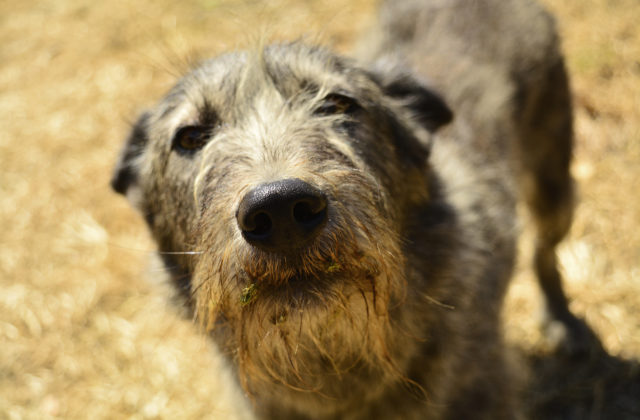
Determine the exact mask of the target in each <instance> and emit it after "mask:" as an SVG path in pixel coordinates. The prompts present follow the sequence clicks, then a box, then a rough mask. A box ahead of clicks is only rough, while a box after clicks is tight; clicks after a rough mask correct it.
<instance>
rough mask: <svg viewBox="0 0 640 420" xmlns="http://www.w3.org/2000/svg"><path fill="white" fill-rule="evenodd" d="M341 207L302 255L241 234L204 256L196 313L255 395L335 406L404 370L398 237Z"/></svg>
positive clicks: (384, 224)
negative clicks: (272, 250)
mask: <svg viewBox="0 0 640 420" xmlns="http://www.w3.org/2000/svg"><path fill="white" fill-rule="evenodd" d="M370 211H371V212H373V211H375V209H373V208H372V209H370ZM344 214H350V212H346V211H345V212H341V211H337V214H336V215H334V217H333V218H332V224H330V226H328V227H327V229H325V232H323V233H322V234H321V235H320V237H319V238H317V239H316V240H315V241H314V242H313V244H311V245H309V246H308V247H307V248H305V249H303V250H301V251H300V252H299V253H298V254H296V255H288V256H278V255H275V254H269V253H266V252H262V251H259V250H256V249H255V248H252V247H250V246H249V245H248V244H246V243H245V242H244V241H243V240H242V238H241V237H238V236H236V239H235V240H231V241H227V242H226V243H224V244H223V243H221V244H220V245H221V246H214V247H210V248H209V249H210V250H211V251H205V252H204V253H203V254H202V255H200V258H199V261H198V263H197V266H196V267H195V270H194V288H195V297H196V302H197V306H196V316H197V318H198V320H199V321H200V323H201V325H203V326H204V327H205V329H206V330H207V331H209V332H210V333H211V335H212V336H213V337H214V339H215V341H216V342H217V343H218V345H219V346H220V347H221V348H222V349H223V351H225V352H226V354H227V355H228V357H229V358H230V359H231V360H232V361H233V363H234V365H235V366H236V368H237V372H238V375H239V378H240V381H241V383H242V385H243V387H244V388H245V390H246V391H247V392H248V393H249V394H250V395H252V396H255V397H257V398H264V397H265V396H266V397H268V396H269V394H270V393H273V395H274V396H276V395H277V396H278V398H280V399H281V400H282V401H283V402H284V403H287V401H286V400H287V399H288V396H289V395H291V396H292V397H291V398H289V401H288V402H289V403H290V404H291V405H292V406H294V407H295V405H297V404H300V405H301V406H305V407H307V408H308V407H309V400H313V401H316V404H315V405H316V406H317V407H316V408H317V409H318V410H322V409H326V410H335V409H336V407H338V406H339V403H336V401H338V400H340V399H343V396H344V395H346V394H351V393H358V392H360V395H362V396H363V397H364V396H366V395H373V394H375V392H376V389H378V388H379V389H381V388H382V387H383V385H384V384H386V383H387V382H388V381H389V380H398V379H399V378H400V377H401V374H400V373H399V372H401V371H402V369H401V368H400V367H399V366H397V362H398V360H399V359H401V358H399V357H397V354H396V353H398V351H399V350H398V347H399V346H401V344H400V342H399V341H403V340H399V341H398V340H396V339H395V338H396V337H395V336H397V332H396V334H394V335H392V329H394V328H396V327H397V326H396V325H393V324H394V319H393V317H392V316H390V314H391V313H392V312H393V311H397V310H398V305H399V304H400V302H401V301H402V299H403V297H404V295H403V293H404V290H405V288H404V275H403V269H404V261H403V259H402V257H401V253H400V251H399V240H398V238H397V235H396V234H395V233H394V231H393V230H392V229H391V227H390V222H389V221H388V219H387V218H385V217H380V216H379V215H378V214H365V213H362V212H361V214H360V215H359V217H358V218H347V217H345V216H344ZM363 216H366V217H363ZM217 226H218V228H220V229H222V224H219V225H217ZM209 228H215V227H209ZM218 233H219V232H201V237H204V238H207V237H208V238H221V237H224V235H219V234H218ZM227 233H228V232H227ZM227 237H228V236H227ZM201 249H202V248H201ZM274 384H280V385H282V386H284V387H286V388H287V390H288V391H290V392H288V393H286V392H284V393H283V390H282V387H274ZM285 394H286V395H285ZM293 395H295V397H294V396H293ZM327 400H332V401H334V404H326V403H323V401H324V402H326V401H327ZM329 407H331V408H329Z"/></svg>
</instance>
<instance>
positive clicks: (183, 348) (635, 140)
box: [0, 0, 640, 419]
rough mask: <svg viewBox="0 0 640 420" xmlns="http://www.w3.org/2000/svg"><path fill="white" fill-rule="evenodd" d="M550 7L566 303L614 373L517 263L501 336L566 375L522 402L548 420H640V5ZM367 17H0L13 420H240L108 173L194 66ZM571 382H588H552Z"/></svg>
mask: <svg viewBox="0 0 640 420" xmlns="http://www.w3.org/2000/svg"><path fill="white" fill-rule="evenodd" d="M546 3H547V4H548V5H549V6H550V8H551V9H552V10H553V11H554V12H555V13H556V14H557V15H558V17H559V21H560V24H561V29H562V33H563V36H564V40H565V41H564V45H565V50H566V52H567V54H568V62H569V67H570V70H571V73H572V75H573V85H574V90H575V98H576V104H577V107H576V108H577V113H576V114H577V118H576V124H577V137H578V138H577V140H578V146H577V150H576V161H575V165H574V171H575V176H576V177H577V179H578V180H579V182H580V196H581V203H580V206H579V208H578V210H577V215H576V223H575V225H574V228H573V230H572V232H571V235H570V239H569V240H568V241H567V242H566V244H565V245H564V246H563V249H562V263H563V266H564V269H565V273H566V276H567V289H568V291H569V294H570V295H571V296H572V298H573V303H572V308H573V309H574V310H575V311H576V312H577V313H579V314H580V315H582V316H584V317H585V318H586V319H587V321H588V322H589V324H590V325H592V326H593V328H594V329H595V330H596V332H597V333H598V334H599V336H600V337H601V339H602V341H603V343H604V345H605V347H606V349H607V350H608V351H609V353H610V354H611V355H613V356H615V357H613V356H612V357H608V356H606V357H605V356H601V357H599V358H597V360H595V361H594V360H591V361H588V362H584V363H582V362H581V363H582V364H581V365H580V367H579V368H577V369H573V367H574V365H573V364H572V363H574V362H573V361H563V360H562V359H559V358H557V357H556V356H555V355H553V354H549V353H548V352H545V349H544V346H543V344H542V341H541V340H540V335H539V333H538V329H537V327H536V317H535V313H536V312H537V311H538V310H539V298H538V294H537V289H536V287H535V285H534V284H533V282H532V281H531V274H530V272H529V270H528V268H526V264H524V263H523V264H522V268H521V269H520V270H519V274H518V278H517V280H516V282H515V283H514V286H513V288H512V290H511V294H510V297H509V302H508V307H507V312H506V319H507V330H508V336H509V339H510V341H511V342H512V343H514V346H515V347H516V348H520V349H522V354H523V355H524V356H525V358H527V360H529V361H530V362H531V363H533V364H534V365H533V366H534V367H535V368H536V369H540V372H551V373H549V375H548V377H550V378H557V379H556V380H555V382H554V380H553V379H549V380H548V381H547V382H545V383H544V384H543V385H540V386H537V388H536V387H534V390H533V391H531V394H530V395H529V396H528V399H529V400H530V401H532V404H534V405H536V407H538V408H536V410H537V412H538V413H539V416H544V417H547V418H551V417H553V416H556V417H558V418H568V417H570V416H574V417H573V418H613V417H611V416H610V413H613V412H614V411H611V410H618V411H617V412H616V413H618V416H619V417H616V418H623V414H620V413H625V412H626V413H627V414H628V416H629V417H630V418H632V417H638V418H640V408H639V407H640V403H639V402H638V400H639V399H640V379H639V378H640V373H638V369H637V364H635V363H633V362H630V361H627V360H626V359H636V360H637V359H638V358H640V317H639V316H638V314H640V235H639V231H638V227H639V225H638V224H639V222H640V199H639V198H638V185H639V184H638V178H639V177H640V165H639V163H640V26H638V22H640V4H638V2H637V0H581V1H576V2H565V1H563V0H547V1H546ZM267 4H268V5H267ZM372 11H373V5H372V4H371V1H365V0H361V1H347V0H333V1H331V2H324V1H319V0H310V1H305V2H302V1H293V0H278V1H274V2H268V3H267V2H256V1H248V0H245V1H221V0H218V1H216V0H199V1H195V0H194V1H190V2H180V4H179V5H178V3H177V2H170V1H169V0H161V1H155V2H152V1H149V0H145V1H139V2H126V1H123V0H116V1H113V2H108V3H107V2H104V3H101V4H96V3H95V2H90V1H88V0H59V1H56V2H37V1H35V0H33V1H25V2H1V3H0V42H1V47H0V63H2V64H0V115H1V116H2V123H1V124H0V168H1V170H0V232H2V233H1V234H0V288H1V289H0V343H2V344H1V345H0V418H9V419H20V418H32V419H43V418H122V417H124V418H156V417H160V418H227V417H228V411H227V410H230V409H236V408H242V407H237V406H234V404H236V403H230V401H235V400H233V396H232V395H228V394H227V393H228V392H229V391H228V390H227V389H226V387H225V386H224V383H222V384H221V383H216V382H214V381H211V380H210V378H211V377H212V376H213V375H215V374H216V371H217V370H219V366H217V365H216V362H215V359H214V358H212V357H211V353H210V352H211V350H210V349H209V348H208V347H207V344H206V343H205V341H204V340H203V339H202V338H201V337H199V336H198V334H196V333H195V332H194V331H193V329H192V328H191V326H190V324H189V323H188V322H187V321H185V320H182V319H180V318H179V316H178V315H177V314H176V313H174V312H173V311H172V309H171V308H169V307H168V305H167V304H166V303H165V302H164V300H163V297H162V289H161V288H158V287H155V286H153V285H151V284H149V283H148V282H147V281H145V279H144V278H143V275H142V274H141V273H142V272H143V270H144V267H145V265H146V261H147V259H148V255H149V253H150V252H151V251H152V249H153V246H152V244H151V242H150V240H149V239H148V236H147V233H146V231H145V228H144V226H143V223H142V221H141V220H140V219H139V218H138V217H137V216H136V215H135V214H134V213H133V212H132V211H131V210H130V209H129V207H128V205H127V204H126V203H125V202H124V200H123V199H122V198H120V197H117V196H116V195H115V194H113V193H111V191H110V190H109V189H108V179H109V176H110V171H111V168H112V165H113V163H114V161H115V157H116V153H117V150H118V148H119V146H120V145H121V141H122V140H123V138H124V136H125V134H126V132H127V130H128V122H129V121H131V120H132V119H133V118H134V117H135V115H136V114H137V112H138V111H139V110H140V108H139V107H143V106H144V105H146V104H149V103H151V102H152V101H153V100H154V99H157V98H158V97H159V96H160V94H161V92H163V91H164V90H166V89H167V88H168V87H169V86H170V84H171V83H172V81H173V80H175V77H176V75H177V74H179V73H180V72H182V70H183V69H184V68H186V67H188V65H189V63H190V62H192V61H193V60H195V59H197V58H199V57H203V56H206V55H212V54H215V53H218V52H221V51H224V50H228V49H232V48H236V47H238V46H242V45H246V44H250V43H251V42H252V41H253V40H255V39H256V38H260V37H263V36H266V37H268V38H269V39H280V38H293V37H299V36H301V35H309V36H311V39H312V40H318V39H319V40H320V41H321V42H323V43H325V44H330V45H334V46H335V47H336V48H338V49H339V50H341V51H347V50H348V47H349V46H350V45H351V43H352V42H353V40H354V37H355V36H356V34H357V33H358V31H359V30H360V29H362V28H363V27H364V26H365V25H366V24H367V23H368V21H369V19H370V18H371V14H372ZM318 33H320V34H321V35H320V37H319V38H318V37H316V34H318ZM265 34H266V35H265ZM523 255H525V258H526V255H527V243H526V241H524V242H523ZM569 368H571V370H572V372H578V373H580V375H578V376H577V377H576V378H575V380H574V379H573V376H567V375H564V374H563V373H562V374H560V373H559V372H564V371H567V369H569ZM634 369H635V370H634ZM605 372H606V374H605ZM549 381H550V382H549ZM543 391H545V392H543ZM634 393H635V394H634ZM634 395H636V396H638V398H636V399H633V396H634ZM624 410H626V411H624ZM634 410H635V411H634Z"/></svg>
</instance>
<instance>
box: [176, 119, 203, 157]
mask: <svg viewBox="0 0 640 420" xmlns="http://www.w3.org/2000/svg"><path fill="white" fill-rule="evenodd" d="M212 131H213V127H212V126H208V125H188V126H186V127H182V128H180V129H178V131H176V134H175V135H174V136H173V143H172V144H171V148H172V149H173V150H177V151H180V152H195V151H197V150H200V149H202V148H203V147H204V145H205V144H207V142H208V141H209V139H210V138H211V133H212Z"/></svg>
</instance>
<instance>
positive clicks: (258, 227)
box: [247, 212, 273, 236]
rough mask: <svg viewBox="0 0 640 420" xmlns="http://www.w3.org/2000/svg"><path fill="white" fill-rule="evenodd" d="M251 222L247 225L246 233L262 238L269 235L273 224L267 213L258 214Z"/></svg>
mask: <svg viewBox="0 0 640 420" xmlns="http://www.w3.org/2000/svg"><path fill="white" fill-rule="evenodd" d="M252 219H253V220H251V222H252V223H249V224H248V225H247V232H249V233H251V234H252V235H256V236H263V235H266V234H268V233H269V231H270V230H271V226H272V225H273V222H272V221H271V218H270V217H269V215H268V214H267V213H264V212H260V213H258V214H256V215H255V216H254V217H253V218H252Z"/></svg>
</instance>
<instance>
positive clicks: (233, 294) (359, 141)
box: [112, 43, 451, 411]
mask: <svg viewBox="0 0 640 420" xmlns="http://www.w3.org/2000/svg"><path fill="white" fill-rule="evenodd" d="M450 119H451V113H450V111H449V110H448V109H447V107H446V106H445V105H444V103H443V102H442V101H441V100H440V99H439V98H438V97H437V96H436V95H435V94H433V93H431V92H430V91H429V90H428V89H426V88H425V87H424V86H422V85H421V84H420V83H418V82H416V81H415V80H413V79H411V78H410V77H407V76H405V75H398V74H391V73H384V72H382V73H381V72H374V71H365V70H363V69H360V68H358V67H357V66H356V65H355V64H354V63H352V62H350V61H348V60H346V59H343V58H341V57H338V56H335V55H333V54H331V53H329V52H327V51H325V50H322V49H316V48H310V47H306V46H304V45H302V44H298V43H295V44H287V45H276V46H272V47H268V48H266V49H264V50H262V51H261V52H259V53H255V54H251V53H233V54H228V55H224V56H221V57H219V58H216V59H214V60H211V61H208V62H206V63H204V65H203V66H202V67H200V68H198V69H196V70H195V71H193V72H192V73H190V74H189V75H187V76H186V77H184V78H183V79H182V80H181V81H180V82H179V83H178V84H177V85H176V86H175V87H174V88H173V89H172V90H171V92H169V94H168V95H167V96H166V97H165V98H164V99H163V100H162V101H161V102H160V103H159V104H158V105H157V106H156V107H155V108H153V109H152V110H150V111H149V112H147V113H145V114H144V115H143V116H142V117H141V118H140V120H139V121H138V123H137V124H136V126H135V127H134V129H133V132H132V134H131V135H130V137H129V139H128V142H127V145H126V146H125V149H124V151H123V153H122V157H121V161H120V163H119V164H118V167H117V168H116V173H115V176H114V178H113V182H112V185H113V187H114V189H115V190H116V191H118V192H120V193H123V194H126V195H127V196H128V197H129V198H130V199H131V201H132V202H133V203H134V205H135V206H136V207H138V209H139V210H140V211H141V212H142V213H143V215H144V216H145V218H146V220H147V221H148V223H149V226H150V228H151V231H152V232H153V234H154V236H155V238H156V240H157V242H158V245H159V249H160V251H161V252H166V253H180V252H185V254H178V255H177V256H176V257H175V258H173V257H172V258H171V260H172V261H171V264H176V265H177V266H178V267H180V273H181V274H180V275H179V277H180V278H178V279H175V280H176V282H177V284H182V285H183V286H185V287H188V289H189V290H188V293H189V295H190V297H191V298H192V301H193V306H194V309H195V315H196V317H197V318H198V319H199V320H200V322H201V323H202V325H204V326H205V327H206V328H207V330H209V331H211V334H212V336H213V337H214V339H215V340H216V341H217V342H218V344H219V345H220V346H221V348H223V349H224V350H225V351H227V352H228V355H229V357H230V358H231V359H232V360H233V361H234V362H235V363H236V365H237V369H238V373H239V376H240V378H241V381H242V382H243V384H244V385H245V387H246V389H247V390H248V391H249V392H250V393H252V394H254V395H255V396H256V397H257V398H260V396H261V395H264V394H265V393H270V392H273V393H280V392H282V390H278V388H277V387H274V386H272V385H267V386H265V384H264V382H268V383H269V384H271V383H278V384H280V385H284V387H285V388H286V390H287V392H286V393H283V394H282V395H280V396H281V398H282V399H283V401H284V402H285V403H286V402H287V401H288V402H289V404H290V405H291V406H292V407H294V408H295V407H296V406H297V405H298V402H299V401H302V400H304V402H303V403H300V405H301V406H305V407H308V406H309V402H310V401H316V406H317V408H318V409H319V410H325V411H335V410H337V409H339V408H340V407H339V404H340V403H339V401H338V402H336V401H335V400H333V401H332V403H331V404H327V403H326V401H327V400H326V399H325V397H329V398H330V399H331V398H333V399H335V398H339V397H340V396H341V395H344V394H345V393H352V392H361V394H362V395H363V398H367V395H374V394H375V390H376V389H377V388H380V387H381V386H382V382H384V381H379V383H376V384H372V383H371V381H370V378H373V377H386V378H388V379H389V380H392V378H391V377H392V376H393V374H392V372H397V371H398V366H391V362H390V360H394V361H395V362H394V363H396V364H397V363H402V359H403V357H402V354H403V353H405V352H407V351H408V350H407V349H408V348H410V347H411V346H410V345H409V344H407V343H404V342H403V340H405V341H406V340H408V337H407V336H404V337H402V339H395V338H394V340H390V338H389V337H390V335H391V329H392V328H393V327H394V326H393V325H392V324H393V322H395V321H397V322H402V321H401V319H400V318H402V316H401V315H400V314H399V312H401V309H400V307H399V305H398V302H399V301H400V300H401V299H402V296H403V292H404V287H403V283H404V281H405V275H404V261H403V258H402V251H401V245H402V235H403V229H404V226H403V217H404V213H405V212H406V211H407V209H408V208H410V207H411V206H414V205H417V204H418V203H423V202H425V201H427V200H428V187H427V184H428V179H427V173H428V171H427V168H426V165H427V155H428V144H429V141H430V135H431V132H433V131H434V130H435V129H437V128H438V127H439V126H440V125H442V124H445V123H447V122H448V121H449V120H450ZM181 276H184V277H181ZM183 280H184V281H183ZM186 280H188V281H186ZM390 355H392V356H393V357H390ZM381 373H384V375H382V376H381V375H380V374H381ZM395 379H397V378H393V380H395ZM365 389H366V392H365ZM284 394H286V395H284Z"/></svg>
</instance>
